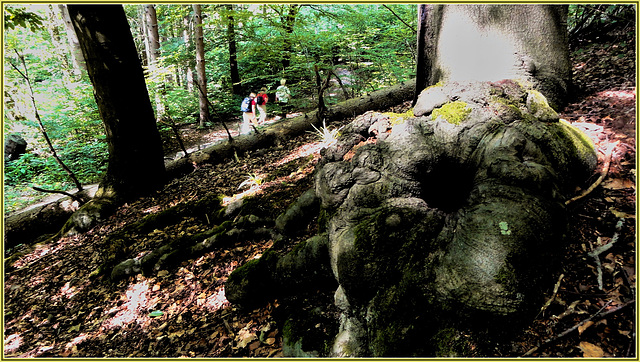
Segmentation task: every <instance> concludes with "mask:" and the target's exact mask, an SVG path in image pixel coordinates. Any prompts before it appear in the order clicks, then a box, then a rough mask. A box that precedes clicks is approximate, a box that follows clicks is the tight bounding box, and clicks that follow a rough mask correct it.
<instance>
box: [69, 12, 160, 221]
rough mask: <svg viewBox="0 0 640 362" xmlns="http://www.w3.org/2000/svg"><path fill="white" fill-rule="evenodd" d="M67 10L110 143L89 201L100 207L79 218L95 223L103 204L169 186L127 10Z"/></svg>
mask: <svg viewBox="0 0 640 362" xmlns="http://www.w3.org/2000/svg"><path fill="white" fill-rule="evenodd" d="M68 10H69V15H70V17H71V20H72V23H73V26H74V29H75V32H76V34H77V36H78V40H79V42H80V46H81V48H82V53H83V55H84V58H85V59H86V63H87V70H88V73H89V77H90V79H91V83H92V84H93V87H94V94H95V98H96V103H97V105H98V109H99V111H100V116H101V117H102V120H103V122H104V125H105V130H106V135H107V142H108V145H109V166H108V168H107V172H106V174H105V176H104V178H103V179H102V182H101V183H100V188H99V191H98V193H97V194H96V199H94V201H92V202H91V203H90V204H93V205H92V206H98V207H97V208H93V209H91V208H90V207H88V208H85V207H83V208H82V209H80V210H79V212H80V211H83V209H84V216H83V217H81V218H80V219H83V218H84V219H86V217H89V218H90V219H95V218H99V217H100V214H102V212H103V211H104V210H103V207H102V206H99V205H103V204H104V205H114V204H116V203H118V202H121V201H123V200H127V199H130V198H133V197H136V196H139V195H141V194H144V193H147V192H150V191H152V190H154V189H156V188H158V187H160V186H161V185H162V184H163V183H164V182H165V168H164V161H163V152H162V143H161V140H160V135H159V133H158V129H157V128H156V122H155V117H154V114H153V108H152V107H151V103H150V101H149V94H148V92H147V88H146V85H145V79H144V74H143V70H142V66H141V64H140V60H139V58H138V55H137V52H136V47H135V44H134V42H133V38H132V36H131V32H130V30H129V24H128V23H127V18H126V16H125V13H124V10H123V8H122V6H121V5H68ZM96 200H97V201H96ZM87 205H89V204H87ZM85 206H86V205H85ZM76 226H77V227H79V228H80V229H83V228H86V226H88V225H86V224H83V225H76Z"/></svg>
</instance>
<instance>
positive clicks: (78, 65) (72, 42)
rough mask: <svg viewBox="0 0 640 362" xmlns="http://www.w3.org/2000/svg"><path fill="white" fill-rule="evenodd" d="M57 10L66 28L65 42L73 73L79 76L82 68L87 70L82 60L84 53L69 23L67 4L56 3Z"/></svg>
mask: <svg viewBox="0 0 640 362" xmlns="http://www.w3.org/2000/svg"><path fill="white" fill-rule="evenodd" d="M58 10H59V11H60V15H61V17H62V21H63V23H64V25H65V27H66V29H67V42H68V43H69V49H70V50H71V59H72V65H73V74H74V75H75V76H80V74H81V73H82V70H85V71H86V70H87V65H86V63H85V61H84V55H82V49H81V48H80V43H79V42H78V37H77V36H76V32H75V30H74V29H73V24H72V23H71V18H70V17H69V11H68V10H67V6H66V5H63V4H58Z"/></svg>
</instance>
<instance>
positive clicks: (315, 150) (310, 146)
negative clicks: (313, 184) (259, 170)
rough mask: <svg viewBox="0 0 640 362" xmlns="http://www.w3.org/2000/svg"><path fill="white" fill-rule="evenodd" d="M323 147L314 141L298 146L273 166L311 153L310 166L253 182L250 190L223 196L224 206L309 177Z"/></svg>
mask: <svg viewBox="0 0 640 362" xmlns="http://www.w3.org/2000/svg"><path fill="white" fill-rule="evenodd" d="M323 147H324V146H323V144H322V142H314V143H307V144H304V145H302V146H300V147H298V148H296V149H295V150H293V152H291V153H289V154H288V155H286V156H285V157H283V158H282V159H280V160H278V161H276V162H274V163H273V164H272V166H274V167H278V166H282V165H284V164H287V163H289V162H291V161H294V160H297V159H300V158H304V157H308V156H310V155H314V162H310V163H309V165H308V167H305V168H304V169H300V170H298V171H296V172H292V173H291V174H289V175H288V176H284V177H279V178H277V179H275V180H273V181H270V182H265V183H262V184H260V185H258V184H256V183H253V184H252V185H251V187H250V188H249V189H248V190H245V191H243V192H241V193H238V194H235V195H233V196H225V197H223V198H222V206H227V205H229V204H231V203H232V202H234V201H237V200H240V199H242V198H244V197H247V196H255V195H259V194H261V193H263V192H265V191H266V190H267V189H269V188H272V187H274V186H277V185H281V184H282V183H284V182H296V181H299V180H301V179H303V178H305V177H307V176H308V175H309V174H310V173H311V172H313V168H314V167H313V165H315V162H316V161H317V160H318V159H319V158H320V150H322V148H323Z"/></svg>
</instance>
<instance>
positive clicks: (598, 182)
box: [564, 141, 620, 205]
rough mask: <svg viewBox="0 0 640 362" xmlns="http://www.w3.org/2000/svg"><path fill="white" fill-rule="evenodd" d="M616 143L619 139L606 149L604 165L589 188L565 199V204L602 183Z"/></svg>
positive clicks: (578, 198) (584, 194)
mask: <svg viewBox="0 0 640 362" xmlns="http://www.w3.org/2000/svg"><path fill="white" fill-rule="evenodd" d="M618 143H620V141H617V142H616V143H614V144H613V145H611V146H610V147H609V150H608V151H607V154H606V160H605V163H604V166H603V167H602V172H601V173H600V177H598V179H597V180H596V182H594V183H593V185H591V186H589V188H588V189H586V190H585V191H584V192H583V193H582V194H580V195H578V196H576V197H574V198H572V199H569V200H567V201H565V203H564V204H565V205H569V204H570V203H572V202H574V201H577V200H580V199H581V198H583V197H585V196H587V195H589V194H590V193H591V192H592V191H593V190H595V188H596V187H598V186H599V185H600V184H601V183H602V181H604V179H605V177H607V174H608V173H609V166H610V165H611V156H612V155H613V150H614V149H615V148H616V146H617V145H618Z"/></svg>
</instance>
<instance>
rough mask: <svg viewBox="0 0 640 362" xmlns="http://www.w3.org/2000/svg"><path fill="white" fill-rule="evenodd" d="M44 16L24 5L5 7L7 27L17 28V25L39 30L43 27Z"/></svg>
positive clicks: (5, 25)
mask: <svg viewBox="0 0 640 362" xmlns="http://www.w3.org/2000/svg"><path fill="white" fill-rule="evenodd" d="M43 21H44V18H43V17H41V16H40V15H38V14H35V13H32V12H30V11H27V9H25V8H23V7H20V8H19V7H16V6H15V5H7V6H5V7H4V27H5V29H15V27H16V26H19V27H22V28H28V29H31V30H37V29H40V28H42V22H43Z"/></svg>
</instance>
